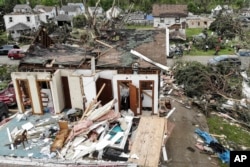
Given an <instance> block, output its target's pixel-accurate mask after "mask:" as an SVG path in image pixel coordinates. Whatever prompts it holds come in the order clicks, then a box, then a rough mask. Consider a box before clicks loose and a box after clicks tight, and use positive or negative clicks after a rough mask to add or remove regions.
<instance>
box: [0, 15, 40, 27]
mask: <svg viewBox="0 0 250 167" xmlns="http://www.w3.org/2000/svg"><path fill="white" fill-rule="evenodd" d="M27 17H29V18H30V21H27ZM10 18H12V22H10V21H9V19H10ZM4 23H5V28H6V30H7V29H8V28H10V27H12V26H14V25H16V24H17V23H23V24H26V25H27V26H28V27H30V29H33V28H35V29H37V28H38V27H39V25H40V21H39V17H38V15H36V14H18V15H14V14H9V15H8V14H7V15H4Z"/></svg>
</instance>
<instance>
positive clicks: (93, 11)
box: [88, 7, 104, 17]
mask: <svg viewBox="0 0 250 167" xmlns="http://www.w3.org/2000/svg"><path fill="white" fill-rule="evenodd" d="M88 12H89V14H90V16H91V17H93V16H94V15H95V16H96V17H102V16H103V13H104V10H103V8H102V7H88Z"/></svg>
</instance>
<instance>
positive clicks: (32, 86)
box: [11, 72, 51, 114]
mask: <svg viewBox="0 0 250 167" xmlns="http://www.w3.org/2000/svg"><path fill="white" fill-rule="evenodd" d="M50 76H51V75H50V73H47V72H28V73H27V72H13V73H11V78H12V82H13V84H14V89H15V93H16V101H17V106H18V110H19V111H20V112H22V113H23V112H25V109H24V108H22V96H21V95H20V94H19V93H20V92H19V91H18V85H17V82H16V81H17V80H27V82H28V85H29V90H30V96H31V99H32V106H33V113H35V114H42V113H43V111H42V107H41V103H40V99H39V94H38V93H39V92H38V90H39V88H38V85H37V80H38V79H39V80H50Z"/></svg>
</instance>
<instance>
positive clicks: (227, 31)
mask: <svg viewBox="0 0 250 167" xmlns="http://www.w3.org/2000/svg"><path fill="white" fill-rule="evenodd" d="M209 29H210V30H212V31H214V32H216V33H217V34H218V35H219V36H222V38H228V39H232V38H234V37H236V36H239V37H240V38H241V39H243V38H244V34H243V30H242V26H241V24H240V23H239V21H238V20H235V19H233V17H232V16H231V15H223V14H219V16H217V18H216V20H215V21H214V22H212V23H211V25H210V27H209Z"/></svg>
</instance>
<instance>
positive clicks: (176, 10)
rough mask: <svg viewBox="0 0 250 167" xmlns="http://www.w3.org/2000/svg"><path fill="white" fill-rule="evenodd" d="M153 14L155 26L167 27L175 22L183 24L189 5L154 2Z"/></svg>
mask: <svg viewBox="0 0 250 167" xmlns="http://www.w3.org/2000/svg"><path fill="white" fill-rule="evenodd" d="M152 14H153V17H154V27H157V28H166V27H169V26H171V25H173V24H180V25H182V23H184V22H186V18H187V16H188V9H187V5H168V4H154V5H153V12H152ZM181 28H182V27H181Z"/></svg>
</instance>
